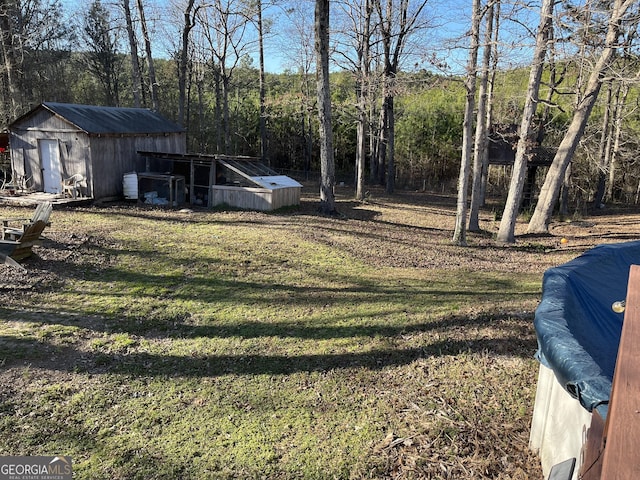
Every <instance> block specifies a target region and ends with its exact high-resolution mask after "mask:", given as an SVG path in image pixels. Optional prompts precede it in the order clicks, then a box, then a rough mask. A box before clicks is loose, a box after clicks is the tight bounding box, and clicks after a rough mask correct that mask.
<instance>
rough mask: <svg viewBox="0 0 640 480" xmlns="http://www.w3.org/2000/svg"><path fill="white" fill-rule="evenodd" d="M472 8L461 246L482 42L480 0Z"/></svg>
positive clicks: (458, 230)
mask: <svg viewBox="0 0 640 480" xmlns="http://www.w3.org/2000/svg"><path fill="white" fill-rule="evenodd" d="M472 5H473V6H472V10H471V32H470V34H469V41H470V47H469V57H468V60H467V72H466V78H465V84H464V88H465V93H466V102H465V108H464V124H463V128H462V157H461V159H460V174H459V176H458V201H457V207H456V224H455V230H454V232H453V243H455V244H456V245H459V246H461V247H465V246H466V245H467V229H466V227H467V225H466V223H467V194H468V191H467V190H468V188H469V172H470V170H471V151H472V139H473V109H474V106H475V103H476V102H475V97H476V79H477V76H478V50H479V44H480V20H481V18H482V13H481V11H480V0H473V4H472Z"/></svg>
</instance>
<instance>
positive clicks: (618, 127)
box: [605, 83, 629, 201]
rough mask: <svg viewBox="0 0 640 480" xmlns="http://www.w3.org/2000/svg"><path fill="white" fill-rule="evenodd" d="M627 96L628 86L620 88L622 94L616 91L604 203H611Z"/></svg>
mask: <svg viewBox="0 0 640 480" xmlns="http://www.w3.org/2000/svg"><path fill="white" fill-rule="evenodd" d="M628 94H629V85H628V84H626V83H625V84H624V85H623V86H622V92H620V91H618V95H619V97H618V98H617V100H616V107H615V110H614V113H613V116H614V118H613V148H612V150H611V158H610V160H609V183H608V186H607V195H606V197H605V201H613V188H614V187H615V179H616V176H615V174H616V169H617V165H618V153H619V152H620V137H621V136H622V110H623V107H624V104H625V103H626V101H627V95H628Z"/></svg>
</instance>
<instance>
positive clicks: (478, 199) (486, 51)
mask: <svg viewBox="0 0 640 480" xmlns="http://www.w3.org/2000/svg"><path fill="white" fill-rule="evenodd" d="M494 11H495V2H494V1H491V2H490V3H489V4H488V5H487V11H486V13H485V31H484V45H483V47H482V48H483V51H482V71H481V73H480V87H479V88H478V111H477V114H476V117H477V121H476V133H475V142H474V148H473V182H472V188H471V209H470V212H469V231H471V232H477V231H479V230H480V221H479V217H480V207H481V206H482V172H483V166H484V161H483V158H484V157H485V156H486V155H487V148H488V143H489V138H488V131H489V125H488V121H487V117H488V115H489V113H488V107H489V106H488V103H489V76H490V73H491V72H490V70H489V68H490V66H491V56H492V53H493V48H492V43H493V37H494V29H493V20H494Z"/></svg>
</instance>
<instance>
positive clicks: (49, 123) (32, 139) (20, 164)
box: [10, 114, 91, 195]
mask: <svg viewBox="0 0 640 480" xmlns="http://www.w3.org/2000/svg"><path fill="white" fill-rule="evenodd" d="M29 120H30V122H29V123H25V124H23V125H20V126H18V127H17V128H14V129H12V130H11V133H10V152H11V161H12V164H13V168H14V170H15V171H16V173H17V174H19V175H26V176H27V177H30V178H31V182H30V183H29V186H30V187H33V188H34V189H35V190H42V189H43V188H44V182H43V178H42V165H41V163H40V154H39V151H38V140H57V141H58V147H59V151H60V172H61V175H62V176H64V177H66V176H71V175H73V174H76V173H79V174H81V175H83V176H85V177H87V176H88V162H87V160H88V152H89V149H88V146H89V143H88V141H87V138H86V134H85V133H84V132H82V131H80V130H78V129H76V128H75V127H73V126H72V125H71V124H69V123H68V122H64V121H62V120H61V119H59V118H57V117H53V116H51V115H42V114H38V115H34V116H33V117H32V118H30V119H29ZM61 181H62V179H61ZM86 193H87V194H88V195H91V191H90V188H89V191H87V192H86Z"/></svg>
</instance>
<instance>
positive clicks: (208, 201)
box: [138, 151, 302, 211]
mask: <svg viewBox="0 0 640 480" xmlns="http://www.w3.org/2000/svg"><path fill="white" fill-rule="evenodd" d="M138 153H139V154H140V155H141V156H142V157H143V158H145V159H146V160H147V163H150V162H153V161H155V162H158V161H161V162H172V163H173V167H171V168H169V169H168V171H171V173H172V174H173V175H179V176H181V177H184V178H185V179H186V183H185V186H186V190H187V192H188V201H189V203H191V204H192V205H203V206H208V207H215V206H219V205H226V206H230V207H235V208H242V209H246V210H261V211H270V210H277V209H278V208H281V207H287V206H293V205H299V204H300V193H301V190H302V185H301V184H300V183H298V182H297V181H296V180H294V179H292V178H290V177H287V176H286V175H280V174H278V172H276V171H275V170H273V169H271V168H270V167H269V166H267V165H265V164H264V163H263V162H262V161H261V160H260V159H258V158H255V157H245V156H231V155H206V154H201V153H186V154H175V153H166V152H145V151H140V152H138ZM138 193H139V195H143V192H138Z"/></svg>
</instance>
